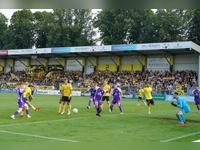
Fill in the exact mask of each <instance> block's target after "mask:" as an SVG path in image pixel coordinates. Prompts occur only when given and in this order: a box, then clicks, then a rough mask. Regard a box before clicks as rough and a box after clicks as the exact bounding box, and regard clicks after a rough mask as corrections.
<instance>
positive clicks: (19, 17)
mask: <svg viewBox="0 0 200 150" xmlns="http://www.w3.org/2000/svg"><path fill="white" fill-rule="evenodd" d="M199 24H200V10H199V9H194V10H188V9H157V11H156V12H153V11H152V10H151V9H103V10H102V11H100V12H99V13H98V14H97V16H94V15H93V14H92V10H91V9H54V10H52V12H45V11H44V12H35V13H32V12H31V11H30V10H28V9H23V10H19V11H16V12H14V14H13V15H12V17H11V19H10V24H9V25H8V19H7V18H6V17H5V16H4V15H3V14H2V13H0V49H25V48H32V46H33V45H35V46H36V47H37V48H46V47H66V46H90V45H95V44H96V42H97V41H100V42H101V43H102V44H105V45H112V44H132V43H155V42H174V41H185V40H191V41H193V42H195V43H197V44H200V26H199ZM97 35H99V36H97Z"/></svg>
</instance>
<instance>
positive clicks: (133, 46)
mask: <svg viewBox="0 0 200 150" xmlns="http://www.w3.org/2000/svg"><path fill="white" fill-rule="evenodd" d="M123 50H136V44H124V45H112V51H123Z"/></svg>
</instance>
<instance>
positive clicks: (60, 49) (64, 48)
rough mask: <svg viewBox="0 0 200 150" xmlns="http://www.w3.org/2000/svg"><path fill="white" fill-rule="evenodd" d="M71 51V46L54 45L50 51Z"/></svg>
mask: <svg viewBox="0 0 200 150" xmlns="http://www.w3.org/2000/svg"><path fill="white" fill-rule="evenodd" d="M69 52H71V47H55V48H51V53H69Z"/></svg>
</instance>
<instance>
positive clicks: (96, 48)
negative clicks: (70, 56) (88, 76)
mask: <svg viewBox="0 0 200 150" xmlns="http://www.w3.org/2000/svg"><path fill="white" fill-rule="evenodd" d="M111 50H112V46H111V45H106V46H93V49H92V52H101V51H102V52H105V51H111Z"/></svg>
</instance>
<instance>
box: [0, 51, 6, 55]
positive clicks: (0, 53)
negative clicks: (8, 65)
mask: <svg viewBox="0 0 200 150" xmlns="http://www.w3.org/2000/svg"><path fill="white" fill-rule="evenodd" d="M4 55H8V50H0V56H4Z"/></svg>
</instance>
